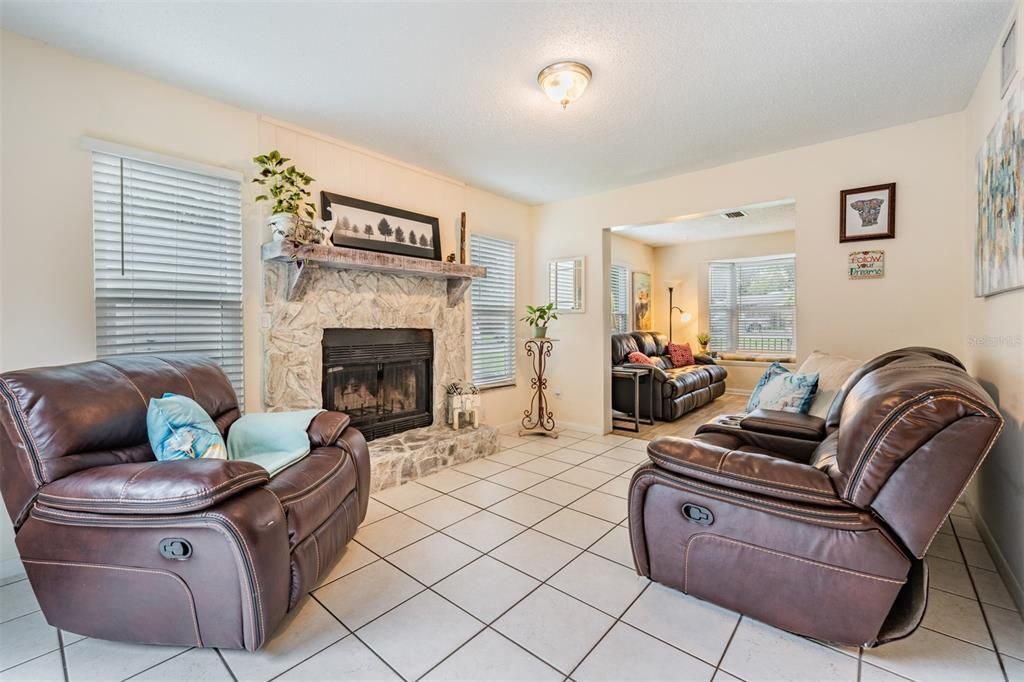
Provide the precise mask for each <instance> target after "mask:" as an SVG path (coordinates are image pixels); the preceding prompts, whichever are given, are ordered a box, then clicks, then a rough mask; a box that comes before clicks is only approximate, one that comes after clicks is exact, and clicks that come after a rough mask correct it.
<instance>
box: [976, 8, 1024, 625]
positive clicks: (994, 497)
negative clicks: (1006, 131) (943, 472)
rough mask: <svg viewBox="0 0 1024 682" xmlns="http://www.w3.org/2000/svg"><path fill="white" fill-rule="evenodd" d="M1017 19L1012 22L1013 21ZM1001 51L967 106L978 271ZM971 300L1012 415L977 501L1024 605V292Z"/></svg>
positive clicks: (998, 108) (982, 356) (988, 375)
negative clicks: (981, 191)
mask: <svg viewBox="0 0 1024 682" xmlns="http://www.w3.org/2000/svg"><path fill="white" fill-rule="evenodd" d="M1016 15H1017V17H1018V20H1017V34H1018V38H1017V44H1018V49H1019V51H1020V54H1019V55H1018V58H1017V63H1018V65H1019V67H1018V76H1017V78H1016V82H1015V83H1014V84H1012V85H1011V86H1010V89H1009V90H1008V93H1007V94H1009V93H1010V92H1013V91H1014V90H1015V89H1017V88H1019V87H1021V86H1022V85H1024V79H1022V77H1021V76H1020V75H1019V74H1020V71H1021V70H1024V40H1022V39H1021V36H1022V31H1024V5H1018V7H1017V9H1016ZM1007 23H1009V22H1007ZM999 62H1000V56H999V50H998V49H994V50H993V52H992V57H991V59H990V60H989V63H988V66H987V67H986V68H985V71H984V73H983V74H982V77H981V80H980V81H979V82H978V87H977V89H976V90H975V92H974V96H973V97H972V98H971V101H970V104H969V105H968V107H967V110H966V111H965V118H966V123H965V135H964V144H965V149H964V166H963V168H964V171H965V178H964V180H963V191H964V193H965V196H966V206H965V217H964V220H963V222H962V233H961V253H962V254H963V259H962V260H963V265H962V267H963V268H964V269H965V270H966V271H967V272H968V273H973V268H974V260H973V253H974V234H975V226H976V225H977V206H978V204H977V190H976V188H977V165H976V163H975V158H976V156H975V155H976V154H977V152H978V149H979V148H980V146H981V144H982V141H983V140H984V139H985V137H986V136H987V135H988V133H989V131H990V130H991V128H992V126H993V124H994V123H995V122H996V120H997V119H998V118H999V114H1000V112H1002V111H1003V106H1004V102H1005V97H1001V88H1000V83H999V80H1000V78H999V66H1000V64H999ZM961 296H962V297H963V298H964V299H965V300H966V307H967V319H966V327H965V331H966V337H967V343H966V349H965V350H966V352H965V355H964V359H965V362H966V363H967V368H968V370H970V372H971V373H972V374H973V375H974V376H976V377H977V378H978V380H979V381H981V383H982V384H983V385H984V386H985V388H986V390H988V391H989V393H990V394H991V395H992V397H993V398H994V399H995V400H996V402H997V403H998V405H999V409H1000V411H1001V412H1002V414H1003V417H1004V418H1005V419H1006V428H1005V430H1004V431H1003V434H1002V436H1000V438H999V441H998V442H997V444H996V446H995V447H994V448H993V450H992V452H991V453H990V454H989V457H988V460H987V461H986V462H985V464H984V465H983V466H982V468H981V470H980V471H979V472H978V475H977V476H976V478H975V483H974V485H973V486H972V487H971V490H970V493H969V497H968V500H969V504H970V506H971V507H973V508H974V510H975V511H976V513H977V515H978V516H979V517H980V523H979V526H980V530H981V532H982V535H983V536H984V537H986V540H987V541H988V542H989V547H990V549H992V550H993V552H992V553H993V556H994V558H995V559H996V564H997V566H999V567H1000V569H1001V572H1002V573H1003V577H1004V578H1005V579H1006V583H1007V584H1008V585H1009V586H1010V587H1011V592H1013V593H1014V597H1015V599H1016V601H1017V605H1018V606H1019V607H1021V609H1024V289H1017V290H1016V291H1010V292H1006V293H1002V294H997V295H995V296H991V297H989V298H974V295H973V285H971V284H968V285H967V286H965V287H964V289H962V291H961Z"/></svg>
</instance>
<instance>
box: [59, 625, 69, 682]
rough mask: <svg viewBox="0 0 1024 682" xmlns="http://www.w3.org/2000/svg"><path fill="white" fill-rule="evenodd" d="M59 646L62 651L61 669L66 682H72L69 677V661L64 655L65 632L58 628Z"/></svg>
mask: <svg viewBox="0 0 1024 682" xmlns="http://www.w3.org/2000/svg"><path fill="white" fill-rule="evenodd" d="M57 646H58V648H59V649H60V668H61V672H62V673H63V674H64V682H71V678H70V676H69V675H68V659H67V656H65V655H64V631H63V630H61V629H60V628H57Z"/></svg>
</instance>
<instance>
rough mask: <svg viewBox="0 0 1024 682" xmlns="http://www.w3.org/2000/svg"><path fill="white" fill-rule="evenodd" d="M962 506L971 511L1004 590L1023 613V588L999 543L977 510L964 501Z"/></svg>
mask: <svg viewBox="0 0 1024 682" xmlns="http://www.w3.org/2000/svg"><path fill="white" fill-rule="evenodd" d="M964 504H966V505H967V508H968V509H970V510H971V517H972V519H973V520H974V525H975V526H976V527H977V528H978V534H979V535H981V539H982V541H983V542H984V543H985V546H986V547H988V551H989V553H990V554H991V555H992V561H993V562H994V563H995V565H996V571H997V572H998V573H999V575H1000V576H1002V578H1003V582H1004V583H1005V584H1006V589H1007V590H1008V591H1009V592H1010V596H1011V597H1012V598H1013V601H1014V603H1016V604H1017V610H1018V611H1021V612H1024V586H1022V585H1021V582H1020V580H1019V579H1018V578H1017V576H1016V575H1014V573H1013V569H1012V568H1011V567H1010V563H1009V562H1008V561H1007V560H1006V557H1005V556H1004V555H1003V551H1002V550H1001V549H1000V548H999V543H997V542H996V539H995V536H993V535H992V532H991V531H990V530H989V529H988V524H986V523H985V519H984V518H983V517H982V516H981V514H979V513H978V510H977V509H975V508H974V507H973V505H971V504H970V503H969V502H967V501H966V500H965V501H964Z"/></svg>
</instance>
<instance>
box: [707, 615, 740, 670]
mask: <svg viewBox="0 0 1024 682" xmlns="http://www.w3.org/2000/svg"><path fill="white" fill-rule="evenodd" d="M739 615H740V617H739V618H737V619H736V625H734V626H732V632H731V633H729V639H727V640H725V647H724V648H723V649H722V655H721V656H719V657H718V662H717V663H715V671H714V672H713V673H711V679H715V676H716V675H717V674H718V671H719V670H722V661H724V660H725V655H726V654H727V653H728V652H729V647H730V646H732V640H733V638H734V637H735V636H736V632H737V631H738V630H739V629H740V623H742V622H743V614H742V613H741V614H739ZM722 672H724V673H726V674H727V675H731V674H732V673H730V672H729V671H728V670H722Z"/></svg>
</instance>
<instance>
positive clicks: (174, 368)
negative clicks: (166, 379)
mask: <svg viewBox="0 0 1024 682" xmlns="http://www.w3.org/2000/svg"><path fill="white" fill-rule="evenodd" d="M153 357H155V358H156V359H157V360H159V361H160V362H162V363H164V364H165V365H167V366H168V367H170V368H171V369H173V370H174V371H175V372H177V373H178V374H180V375H181V378H182V379H184V380H185V383H186V384H188V390H190V391H192V400H195V399H196V387H195V386H193V385H192V380H191V379H189V378H188V376H186V374H185V373H184V372H182V371H181V370H180V369H178V368H177V367H175V366H174V365H173V364H172V363H171V362H170V361H168V360H167V359H166V358H163V357H161V356H159V355H154V356H153ZM235 402H238V396H235Z"/></svg>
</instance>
